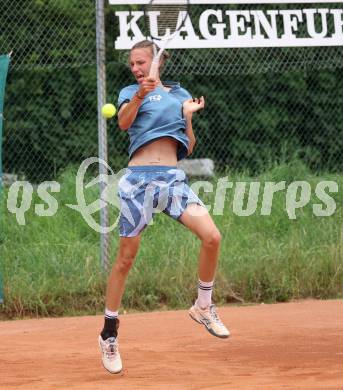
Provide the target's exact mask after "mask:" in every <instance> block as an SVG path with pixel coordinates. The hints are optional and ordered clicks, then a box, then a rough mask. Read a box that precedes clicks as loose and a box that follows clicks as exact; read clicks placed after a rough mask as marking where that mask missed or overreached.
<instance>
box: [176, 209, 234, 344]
mask: <svg viewBox="0 0 343 390" xmlns="http://www.w3.org/2000/svg"><path fill="white" fill-rule="evenodd" d="M180 222H182V223H183V224H184V225H185V226H186V227H187V228H188V229H190V230H191V231H192V232H193V233H194V234H195V235H196V236H197V237H198V238H199V239H200V241H201V247H200V254H199V285H198V299H197V300H196V302H195V304H194V305H193V306H192V308H191V309H190V312H189V314H190V315H191V317H192V318H193V319H194V320H195V321H197V322H199V323H202V324H204V325H205V326H206V328H207V330H208V331H209V332H210V333H211V334H213V335H214V336H217V337H221V338H226V337H229V335H230V332H229V331H228V329H227V328H226V327H225V326H224V324H223V323H222V322H221V321H220V319H219V317H218V315H217V313H216V308H215V306H214V305H213V304H212V289H213V284H214V278H215V272H216V268H217V264H218V257H219V250H220V242H221V235H220V232H219V230H218V228H217V227H216V225H215V223H214V222H213V220H212V218H211V216H210V214H209V213H208V212H207V210H206V209H205V208H204V206H202V205H199V204H189V205H188V206H187V208H186V209H185V211H184V212H183V214H182V215H181V217H180Z"/></svg>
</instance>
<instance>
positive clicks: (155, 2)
mask: <svg viewBox="0 0 343 390" xmlns="http://www.w3.org/2000/svg"><path fill="white" fill-rule="evenodd" d="M188 11H189V0H151V1H150V2H149V3H148V4H146V5H145V6H144V21H145V28H146V32H147V34H148V38H150V39H151V41H152V42H153V43H154V45H153V48H154V57H153V60H152V63H151V67H150V72H149V77H152V78H157V75H158V68H159V64H160V59H161V55H162V53H163V51H164V49H165V48H166V47H167V45H168V42H170V41H171V40H172V39H173V38H174V37H175V36H176V35H177V34H178V32H179V31H180V30H181V28H182V27H183V25H184V23H185V20H186V18H187V16H188ZM157 42H158V44H157ZM156 46H158V47H159V50H157V47H156Z"/></svg>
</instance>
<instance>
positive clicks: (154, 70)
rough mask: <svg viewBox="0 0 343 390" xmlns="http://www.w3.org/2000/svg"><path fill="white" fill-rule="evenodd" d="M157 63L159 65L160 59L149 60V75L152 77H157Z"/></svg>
mask: <svg viewBox="0 0 343 390" xmlns="http://www.w3.org/2000/svg"><path fill="white" fill-rule="evenodd" d="M159 65H160V59H159V58H154V59H153V60H152V62H151V66H150V72H149V77H153V78H154V79H157V76H158V68H159Z"/></svg>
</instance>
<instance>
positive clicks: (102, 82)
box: [95, 0, 109, 271]
mask: <svg viewBox="0 0 343 390" xmlns="http://www.w3.org/2000/svg"><path fill="white" fill-rule="evenodd" d="M95 17H96V63H97V96H98V142H99V159H101V160H103V161H105V162H106V163H107V127H106V120H105V119H104V118H103V116H102V115H101V108H102V106H103V105H104V104H105V102H106V66H105V61H106V53H105V13H104V0H96V16H95ZM107 173H108V172H107V167H106V166H105V165H104V164H102V163H99V175H100V195H101V194H102V193H103V191H104V189H105V187H106V186H107V181H106V178H107ZM100 202H101V203H100V205H101V206H102V207H101V209H100V226H101V227H107V226H108V222H109V218H108V207H107V203H106V201H102V200H100ZM108 257H109V233H106V232H100V259H101V266H102V268H103V270H104V271H107V270H108Z"/></svg>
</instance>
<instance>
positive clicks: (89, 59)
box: [0, 0, 343, 182]
mask: <svg viewBox="0 0 343 390" xmlns="http://www.w3.org/2000/svg"><path fill="white" fill-rule="evenodd" d="M214 4H215V2H214ZM131 7H135V6H131ZM213 7H214V6H213ZM266 7H267V5H259V6H258V9H260V10H263V9H264V8H266ZM280 7H281V8H283V9H285V8H286V9H287V8H288V7H290V5H287V4H283V5H271V4H269V5H268V9H274V10H277V9H278V8H280ZM306 7H307V8H311V4H306ZM205 8H206V6H205V5H201V6H200V5H197V6H192V7H191V12H192V17H193V18H197V17H199V15H200V14H201V13H202V12H203V10H204V9H205ZM215 8H216V9H221V10H223V11H225V10H230V9H236V10H237V9H238V10H247V11H249V10H252V9H256V8H257V6H256V5H236V6H233V5H216V6H215ZM301 8H304V7H303V6H302V5H301V4H292V9H301ZM313 8H318V5H314V6H313ZM325 8H326V9H330V8H335V9H342V3H336V4H335V3H331V4H326V5H325ZM129 9H130V7H129V6H117V7H115V6H113V5H109V4H108V3H107V2H106V15H105V30H106V60H107V61H106V67H107V100H108V101H110V100H111V101H116V99H117V97H118V94H119V91H120V89H121V88H123V87H124V86H126V85H128V84H131V83H133V82H134V80H133V77H132V76H131V75H130V71H129V68H128V66H127V62H126V60H127V53H126V52H122V51H118V50H114V41H115V39H116V37H117V36H118V34H119V30H118V29H119V26H118V18H117V16H116V15H115V11H117V10H129ZM327 17H328V22H327V25H326V28H327V29H328V34H329V33H330V31H331V30H330V29H332V28H333V22H332V15H331V14H329V13H328V14H327ZM322 22H323V21H322V20H321V19H316V20H315V27H316V28H318V31H320V29H321V28H323V26H322ZM0 23H1V26H2V29H1V33H0V46H1V53H3V54H4V53H8V52H10V51H11V50H13V57H12V65H11V69H10V73H9V78H8V86H7V95H6V106H5V113H4V117H5V122H4V140H3V167H4V171H5V172H8V173H14V174H19V175H22V176H25V177H26V178H28V179H29V180H32V181H34V182H38V181H41V180H44V179H49V178H52V177H55V176H56V174H57V173H58V172H59V171H60V170H63V169H65V168H66V167H67V166H69V165H70V164H76V165H79V164H80V163H81V161H82V160H83V159H84V158H86V157H90V156H94V155H98V123H97V73H96V30H95V26H96V7H95V1H90V0H88V1H81V0H54V1H47V0H31V1H19V0H16V1H9V0H4V1H2V2H1V13H0ZM171 55H172V56H171V60H170V62H169V64H168V65H167V67H166V69H165V73H164V75H163V78H164V79H173V80H175V81H180V82H181V84H182V85H183V86H184V87H185V88H186V89H188V90H190V92H191V93H192V94H193V95H194V96H199V95H204V96H205V98H206V109H205V110H204V111H203V112H201V114H199V115H196V116H195V118H194V128H195V132H196V136H197V147H196V149H195V152H194V154H193V156H192V157H195V158H198V157H202V158H204V157H206V158H211V159H213V160H214V161H215V164H216V165H215V166H216V168H217V169H221V168H229V169H249V170H250V171H252V172H257V171H260V170H263V169H264V168H265V167H266V165H267V164H269V163H270V162H274V161H280V160H283V161H285V160H286V161H287V160H290V159H292V158H295V157H296V158H299V159H302V160H303V161H304V162H305V163H306V164H307V165H308V166H310V167H311V168H313V169H315V170H331V171H341V170H342V169H343V157H342V155H343V153H342V150H343V137H342V134H343V110H342V102H343V78H342V68H343V47H342V46H332V47H283V48H244V49H242V48H227V49H192V50H171ZM127 147H128V136H127V134H126V133H125V132H120V131H119V129H118V127H117V124H116V122H115V121H111V122H109V123H108V157H109V162H110V165H111V166H112V167H113V168H114V169H117V168H119V167H122V166H123V165H125V164H126V163H127Z"/></svg>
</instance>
